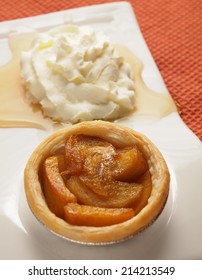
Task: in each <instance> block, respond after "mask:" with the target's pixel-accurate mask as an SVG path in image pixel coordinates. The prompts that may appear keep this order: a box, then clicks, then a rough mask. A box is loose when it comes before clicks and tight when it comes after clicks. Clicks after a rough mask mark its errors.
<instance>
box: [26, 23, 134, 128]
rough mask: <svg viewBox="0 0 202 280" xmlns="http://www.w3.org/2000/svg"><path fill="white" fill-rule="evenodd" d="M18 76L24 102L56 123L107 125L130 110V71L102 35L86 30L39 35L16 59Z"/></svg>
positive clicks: (58, 29) (67, 28) (75, 28)
mask: <svg viewBox="0 0 202 280" xmlns="http://www.w3.org/2000/svg"><path fill="white" fill-rule="evenodd" d="M21 75H22V78H23V82H24V84H25V88H26V95H27V96H28V98H29V100H30V101H31V102H32V103H39V104H40V105H41V107H42V110H43V112H44V114H45V115H46V116H49V117H51V118H52V119H53V120H56V121H60V122H65V123H68V122H70V123H76V122H80V121H86V120H94V119H104V120H110V119H116V118H119V117H122V116H124V115H126V114H128V113H129V112H131V111H132V110H133V109H134V103H135V91H134V81H133V77H132V71H131V68H130V66H129V65H128V64H127V63H125V62H124V61H123V58H122V57H120V55H118V53H117V52H116V50H115V48H114V47H113V46H112V44H110V42H109V40H108V37H107V36H106V35H105V34H103V33H101V32H95V31H94V30H92V29H91V28H89V27H78V26H75V25H65V26H60V27H56V28H54V29H51V30H50V31H49V32H46V33H40V34H39V35H38V36H37V38H36V39H35V40H34V42H33V44H32V47H31V49H30V50H29V51H25V52H22V54H21Z"/></svg>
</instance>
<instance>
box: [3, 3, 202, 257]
mask: <svg viewBox="0 0 202 280" xmlns="http://www.w3.org/2000/svg"><path fill="white" fill-rule="evenodd" d="M68 16H71V17H72V20H73V22H75V23H76V24H80V25H83V24H86V25H91V26H92V27H93V28H94V29H95V30H101V31H104V32H105V33H106V34H108V35H109V37H110V39H111V41H112V42H114V43H118V44H123V45H125V46H127V47H128V48H130V49H131V50H132V51H133V52H134V53H135V54H136V55H137V57H139V58H140V60H142V62H143V63H144V70H143V79H144V81H145V83H146V84H147V85H148V86H149V87H150V88H151V89H153V90H155V91H158V92H165V91H166V87H165V84H164V82H163V80H162V78H161V75H160V73H159V71H158V69H157V67H156V65H155V63H154V61H153V58H152V56H151V54H150V52H149V50H148V48H147V46H146V44H145V41H144V39H143V37H142V34H141V32H140V30H139V27H138V24H137V22H136V19H135V16H134V13H133V10H132V8H131V6H130V5H129V4H128V3H126V2H117V3H112V4H103V5H97V6H89V7H82V8H78V9H72V10H67V11H62V12H57V13H52V14H47V15H42V16H37V17H32V18H25V19H19V20H14V21H9V22H2V23H0V48H1V49H2V50H3V51H4V56H3V57H1V58H0V64H4V63H6V61H8V60H9V58H10V53H9V50H8V48H7V38H8V35H9V33H10V32H11V30H13V29H16V27H19V26H25V27H27V26H28V27H31V28H35V29H37V30H39V31H44V30H48V29H49V28H51V27H53V26H56V25H60V24H63V23H64V20H65V19H66V18H68ZM1 53H2V52H1ZM122 124H124V125H128V126H130V127H132V128H134V129H136V130H139V131H140V132H142V133H144V134H145V135H147V136H148V137H149V138H150V139H151V140H152V141H153V142H154V143H155V144H156V145H157V147H158V148H159V149H160V151H161V152H162V154H163V155H164V157H165V159H166V161H167V164H168V167H169V170H170V173H171V185H170V194H169V198H168V201H167V204H166V206H165V208H164V210H163V212H162V214H161V215H160V216H159V218H158V219H157V220H156V221H155V222H154V223H153V224H152V225H151V226H150V227H149V228H148V229H146V230H144V231H143V232H142V233H140V234H138V235H137V236H135V237H133V238H132V239H129V240H127V241H124V242H121V243H118V244H114V245H106V246H87V245H81V244H76V243H72V242H69V241H67V240H63V239H61V238H59V237H57V236H55V235H53V234H51V233H50V232H49V231H48V230H47V229H45V228H44V227H43V226H42V225H41V224H40V223H38V221H37V220H36V219H35V217H34V216H33V215H32V213H31V211H30V209H29V207H28V205H27V202H26V199H25V195H24V189H23V188H24V186H23V171H24V167H25V164H26V162H27V160H28V158H29V156H30V154H31V153H32V151H33V150H34V149H35V147H36V146H37V145H38V144H39V143H40V142H41V141H42V140H43V139H44V138H45V137H46V136H48V135H49V134H50V131H43V130H38V129H33V128H32V129H31V128H9V129H3V128H1V129H0V143H1V144H0V155H1V162H0V227H1V230H0V248H1V250H0V258H1V259H202V242H201V237H202V222H201V214H202V203H201V198H202V179H201V178H202V177H201V171H202V145H201V142H200V141H199V140H198V138H197V137H196V136H195V135H194V134H193V133H192V132H191V131H190V130H189V129H188V128H187V127H186V126H185V124H184V123H183V122H182V120H181V118H180V117H179V115H178V114H177V113H172V114H170V115H168V116H167V117H164V118H161V119H160V120H153V121H149V122H148V123H147V122H146V123H142V122H141V121H138V120H134V122H127V121H125V122H124V121H122Z"/></svg>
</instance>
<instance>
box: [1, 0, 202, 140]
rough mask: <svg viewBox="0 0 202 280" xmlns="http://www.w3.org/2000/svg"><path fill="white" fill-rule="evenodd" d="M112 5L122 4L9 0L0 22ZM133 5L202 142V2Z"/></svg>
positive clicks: (155, 0)
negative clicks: (97, 5)
mask: <svg viewBox="0 0 202 280" xmlns="http://www.w3.org/2000/svg"><path fill="white" fill-rule="evenodd" d="M110 2H117V1H113V0H109V1H101V0H70V1H61V0H54V1H53V0H43V1H42V0H21V1H18V0H4V1H2V3H1V8H0V21H5V20H12V19H16V18H23V17H28V16H34V15H39V14H45V13H50V12H56V11H61V10H65V9H70V8H77V7H80V6H86V5H95V4H103V3H110ZM128 2H130V3H131V5H132V7H133V9H134V11H135V14H136V16H137V19H138V22H139V25H140V28H141V30H142V33H143V35H144V38H145V40H146V42H147V45H148V47H149V49H150V51H151V53H152V55H153V57H154V59H155V62H156V64H157V66H158V68H159V70H160V72H161V74H162V76H163V78H164V81H165V83H166V85H167V87H168V90H169V92H170V94H171V95H172V97H173V98H174V100H175V101H176V102H177V103H178V104H179V105H180V107H181V117H182V119H183V120H184V122H185V123H186V124H187V126H188V127H189V128H190V129H191V130H192V131H193V132H194V133H195V134H196V135H197V136H198V137H199V139H201V140H202V74H201V73H202V32H201V31H202V16H201V15H202V1H200V0H192V1H190V0H183V1H182V0H173V1H170V0H149V1H148V0H135V1H134V0H131V1H128Z"/></svg>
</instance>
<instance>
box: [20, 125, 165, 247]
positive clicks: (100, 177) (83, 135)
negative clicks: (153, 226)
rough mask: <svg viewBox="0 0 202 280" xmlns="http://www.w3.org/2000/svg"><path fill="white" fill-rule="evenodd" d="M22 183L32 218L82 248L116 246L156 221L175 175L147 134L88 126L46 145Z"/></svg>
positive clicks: (55, 135)
mask: <svg viewBox="0 0 202 280" xmlns="http://www.w3.org/2000/svg"><path fill="white" fill-rule="evenodd" d="M24 183H25V192H26V197H27V200H28V204H29V206H30V208H31V210H32V212H33V213H34V215H35V216H36V217H37V219H38V220H39V221H41V222H42V223H43V224H44V225H45V226H46V227H48V228H49V229H50V230H51V231H53V232H55V233H56V234H58V235H60V236H62V237H65V238H67V239H69V240H73V241H77V242H82V243H95V244H96V243H110V242H115V241H119V240H122V239H125V238H127V237H129V236H132V235H135V234H136V233H137V232H140V231H141V230H143V229H144V228H146V227H147V226H148V225H149V224H150V223H152V222H153V221H154V220H155V219H156V218H157V216H158V215H159V214H160V212H161V211H162V209H163V207H164V204H165V202H166V199H167V196H168V192H169V171H168V168H167V165H166V163H165V160H164V159H163V156H162V155H161V153H160V151H159V150H158V149H157V148H156V147H155V145H154V144H153V143H152V142H151V141H150V140H149V139H148V138H147V137H146V136H144V135H142V134H140V133H138V132H135V131H134V130H131V129H129V128H127V127H125V126H121V125H119V124H116V123H111V122H107V121H87V122H81V123H79V124H75V125H70V126H68V127H66V128H63V129H60V130H58V131H56V132H54V133H53V134H52V135H50V136H49V137H48V138H47V139H45V140H44V141H43V142H42V143H41V144H40V145H39V146H38V147H37V148H36V150H35V151H34V152H33V153H32V155H31V157H30V159H29V160H28V163H27V165H26V168H25V174H24Z"/></svg>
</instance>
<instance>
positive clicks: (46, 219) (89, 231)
mask: <svg viewBox="0 0 202 280" xmlns="http://www.w3.org/2000/svg"><path fill="white" fill-rule="evenodd" d="M72 135H86V136H91V137H99V138H101V139H104V140H105V141H108V142H109V143H111V144H112V145H114V146H115V147H118V148H124V147H127V146H133V145H136V146H137V147H138V149H139V150H140V151H141V152H142V154H143V155H144V158H145V159H146V160H147V163H148V168H149V173H150V175H151V181H152V190H151V194H150V197H149V199H148V202H147V204H146V205H145V206H144V207H143V208H142V209H141V210H140V211H139V212H138V213H137V214H136V215H135V216H133V217H132V218H130V219H128V220H127V221H124V222H121V223H118V224H113V225H109V226H96V227H95V226H80V225H72V224H69V223H68V222H66V221H65V220H64V219H62V218H59V217H58V216H56V215H55V214H54V213H53V212H51V211H50V209H49V207H48V205H47V202H46V199H45V197H44V192H43V187H42V184H41V180H40V170H41V166H42V163H43V162H44V161H45V159H47V158H48V157H49V156H50V155H54V153H55V151H57V150H58V149H60V147H61V146H63V145H64V143H65V142H66V140H67V139H68V138H69V137H70V136H72ZM169 182H170V175H169V171H168V168H167V165H166V162H165V160H164V158H163V156H162V155H161V153H160V151H159V150H158V149H157V148H156V147H155V145H154V144H153V143H152V142H151V141H150V140H149V139H148V138H147V137H146V136H144V135H142V134H140V133H138V132H135V131H134V130H132V129H129V128H127V127H125V126H122V125H119V124H116V123H111V122H105V121H88V122H82V123H79V124H76V125H71V126H68V127H66V128H64V129H60V130H58V131H56V132H54V133H53V134H52V135H50V136H49V137H48V138H47V139H45V140H44V141H43V142H42V143H41V144H40V145H39V146H38V147H37V148H36V150H35V151H34V152H33V153H32V155H31V157H30V159H29V160H28V163H27V165H26V168H25V172H24V186H25V193H26V197H27V201H28V204H29V206H30V208H31V210H32V212H33V214H34V215H35V216H36V217H37V219H38V220H39V221H41V222H42V224H44V225H45V226H46V227H47V228H49V229H50V230H51V231H53V232H54V233H56V234H58V235H60V236H62V237H64V238H67V239H69V240H72V241H76V242H81V243H95V244H96V243H98V244H99V243H112V242H116V241H120V240H122V239H125V238H127V237H129V236H132V235H135V234H136V233H138V232H139V231H141V230H143V229H144V228H145V227H147V226H148V225H150V224H151V223H152V222H153V221H154V220H155V219H156V218H157V216H158V215H159V214H160V213H161V211H162V209H163V207H164V205H165V202H166V199H167V196H168V192H169Z"/></svg>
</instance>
